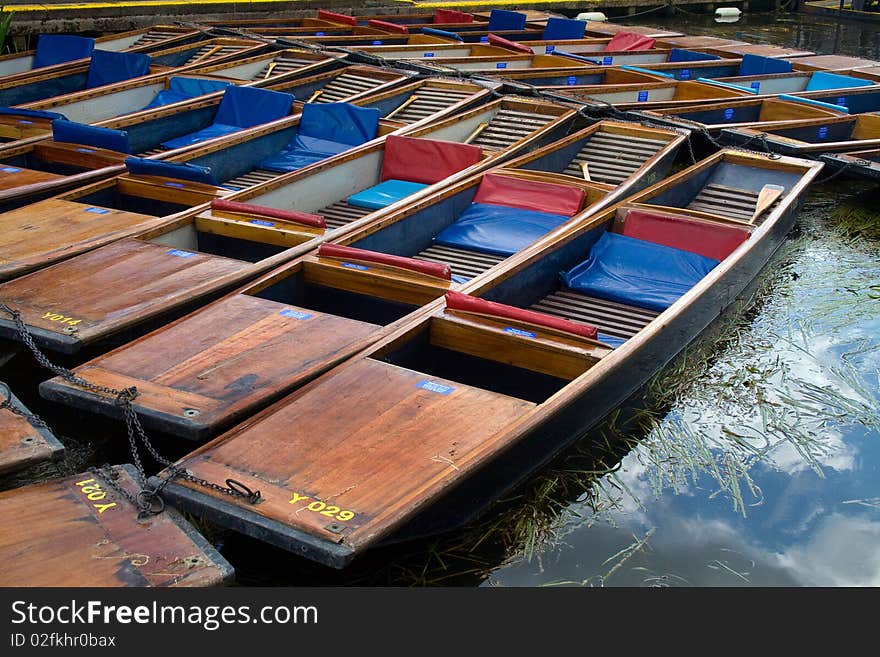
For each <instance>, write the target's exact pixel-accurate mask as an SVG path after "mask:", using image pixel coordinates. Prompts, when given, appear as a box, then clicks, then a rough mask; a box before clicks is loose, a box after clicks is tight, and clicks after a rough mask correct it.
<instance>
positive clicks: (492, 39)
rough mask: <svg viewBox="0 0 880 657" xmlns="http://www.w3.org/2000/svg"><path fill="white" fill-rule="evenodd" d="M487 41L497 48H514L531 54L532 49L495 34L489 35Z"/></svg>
mask: <svg viewBox="0 0 880 657" xmlns="http://www.w3.org/2000/svg"><path fill="white" fill-rule="evenodd" d="M489 43H491V44H492V45H493V46H498V47H499V48H507V49H508V50H516V51H518V52H525V53H528V54H530V55H533V54H534V53H533V52H532V49H531V48H529V47H528V46H524V45H523V44H521V43H517V42H516V41H510V40H509V39H505V38H504V37H500V36H498V35H497V34H490V35H489Z"/></svg>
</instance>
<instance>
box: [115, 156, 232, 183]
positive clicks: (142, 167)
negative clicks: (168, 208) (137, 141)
mask: <svg viewBox="0 0 880 657" xmlns="http://www.w3.org/2000/svg"><path fill="white" fill-rule="evenodd" d="M125 167H126V168H127V169H128V172H129V173H130V174H131V175H133V176H163V177H165V178H177V179H178V180H189V181H192V182H200V183H205V184H207V185H217V184H218V183H217V178H216V177H215V176H214V172H213V171H211V169H210V168H209V167H201V166H198V165H195V164H190V163H189V162H163V161H161V160H149V159H147V158H143V157H127V158H125Z"/></svg>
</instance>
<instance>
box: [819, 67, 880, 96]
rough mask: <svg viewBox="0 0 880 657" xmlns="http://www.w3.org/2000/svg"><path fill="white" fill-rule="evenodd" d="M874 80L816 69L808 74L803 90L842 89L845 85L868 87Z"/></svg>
mask: <svg viewBox="0 0 880 657" xmlns="http://www.w3.org/2000/svg"><path fill="white" fill-rule="evenodd" d="M872 84H874V82H873V81H872V80H865V79H863V78H854V77H851V76H849V75H839V74H837V73H828V72H826V71H816V72H815V73H813V74H812V75H811V76H810V81H809V82H807V88H806V89H805V90H804V91H824V90H825V89H844V88H846V87H870V86H871V85H872Z"/></svg>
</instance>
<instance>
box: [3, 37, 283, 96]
mask: <svg viewBox="0 0 880 657" xmlns="http://www.w3.org/2000/svg"><path fill="white" fill-rule="evenodd" d="M268 48H269V45H268V44H266V43H263V42H260V41H251V40H245V39H209V40H207V41H203V42H199V43H194V44H186V45H180V46H176V47H173V48H169V49H166V50H158V51H154V52H150V53H130V52H118V53H117V52H110V51H103V50H96V51H94V52H93V53H92V55H91V57H90V58H89V59H87V60H84V62H83V63H82V64H78V63H71V64H58V65H56V66H54V67H45V68H40V69H36V70H34V71H28V72H25V73H19V74H14V75H7V76H5V77H3V78H0V106H3V107H12V106H20V105H24V104H26V103H33V102H36V101H40V100H46V99H49V98H54V97H56V96H62V95H65V94H70V93H73V92H75V91H84V90H91V89H96V88H101V87H105V86H112V85H114V84H116V83H120V82H125V81H126V80H132V79H134V78H139V77H143V76H146V75H160V74H163V73H167V72H170V71H171V69H172V68H173V69H175V72H178V73H179V72H183V71H186V70H189V69H193V68H197V67H199V66H204V65H207V64H212V63H220V62H224V61H228V60H230V59H235V58H237V57H245V56H248V55H252V54H257V53H259V52H262V51H265V50H267V49H268Z"/></svg>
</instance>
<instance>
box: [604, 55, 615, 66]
mask: <svg viewBox="0 0 880 657" xmlns="http://www.w3.org/2000/svg"><path fill="white" fill-rule="evenodd" d="M613 61H614V57H611V56H609V55H606V56H605V57H603V58H602V64H604V65H605V66H608V64H610V63H611V62H613Z"/></svg>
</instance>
